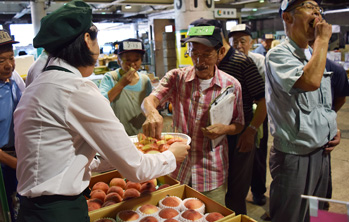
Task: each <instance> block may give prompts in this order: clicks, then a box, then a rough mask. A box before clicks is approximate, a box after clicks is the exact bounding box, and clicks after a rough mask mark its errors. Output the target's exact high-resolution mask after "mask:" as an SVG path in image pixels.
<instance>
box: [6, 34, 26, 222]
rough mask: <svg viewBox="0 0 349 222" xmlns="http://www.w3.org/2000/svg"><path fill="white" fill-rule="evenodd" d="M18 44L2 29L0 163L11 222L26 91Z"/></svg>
mask: <svg viewBox="0 0 349 222" xmlns="http://www.w3.org/2000/svg"><path fill="white" fill-rule="evenodd" d="M16 43H18V42H17V41H14V40H13V39H12V38H11V36H10V34H9V33H8V32H7V31H5V30H0V129H1V131H0V163H1V170H2V173H3V177H4V182H5V190H6V197H7V202H8V205H9V209H10V213H11V219H12V221H15V212H14V209H15V208H16V207H15V206H14V205H15V203H16V201H15V199H16V197H15V195H14V194H16V187H17V179H16V164H17V159H16V152H15V138H14V130H13V112H14V111H15V109H16V106H17V104H18V102H19V100H20V98H21V96H22V91H23V90H24V88H25V84H24V82H23V80H22V78H20V76H19V74H18V73H16V71H15V56H14V52H13V47H12V45H13V44H16Z"/></svg>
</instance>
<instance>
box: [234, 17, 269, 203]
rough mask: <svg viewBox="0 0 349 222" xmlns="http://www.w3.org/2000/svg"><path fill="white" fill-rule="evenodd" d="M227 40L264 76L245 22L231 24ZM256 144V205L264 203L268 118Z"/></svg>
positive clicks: (254, 193) (254, 198)
mask: <svg viewBox="0 0 349 222" xmlns="http://www.w3.org/2000/svg"><path fill="white" fill-rule="evenodd" d="M228 37H229V42H230V44H232V46H233V47H234V48H236V49H237V50H239V51H240V52H242V53H244V54H245V55H246V56H248V57H250V58H251V59H252V60H253V62H254V63H255V64H256V66H257V68H258V71H259V74H261V75H262V77H263V79H264V78H265V72H264V70H265V64H264V60H265V57H264V56H263V55H261V54H258V53H254V52H251V51H250V49H251V47H252V34H251V30H250V27H249V26H247V25H246V24H239V25H236V26H233V27H232V28H231V29H230V32H229V34H228ZM260 134H261V135H260ZM258 139H259V141H258V144H257V149H256V153H255V157H254V163H253V172H252V181H251V192H252V194H253V202H252V203H254V204H257V205H264V204H265V203H266V198H265V195H264V193H265V192H266V191H267V188H266V186H265V183H266V173H267V152H268V118H265V120H264V122H263V128H262V130H260V131H258Z"/></svg>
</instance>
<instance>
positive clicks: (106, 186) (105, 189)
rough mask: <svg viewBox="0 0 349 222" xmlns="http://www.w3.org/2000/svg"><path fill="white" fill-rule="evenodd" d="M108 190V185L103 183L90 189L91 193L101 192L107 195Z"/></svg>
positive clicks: (98, 183)
mask: <svg viewBox="0 0 349 222" xmlns="http://www.w3.org/2000/svg"><path fill="white" fill-rule="evenodd" d="M108 189H109V185H108V184H106V183H104V182H97V183H96V184H95V185H93V187H92V191H94V190H103V191H104V193H107V191H108Z"/></svg>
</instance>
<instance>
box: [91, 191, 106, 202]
mask: <svg viewBox="0 0 349 222" xmlns="http://www.w3.org/2000/svg"><path fill="white" fill-rule="evenodd" d="M90 196H91V198H90V199H95V198H97V199H100V200H101V201H103V202H104V198H105V196H106V194H105V193H104V191H103V190H94V191H92V192H91V194H90Z"/></svg>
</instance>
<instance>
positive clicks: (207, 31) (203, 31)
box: [188, 26, 215, 36]
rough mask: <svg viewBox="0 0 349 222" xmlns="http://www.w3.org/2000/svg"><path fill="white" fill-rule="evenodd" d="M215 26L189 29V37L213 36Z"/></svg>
mask: <svg viewBox="0 0 349 222" xmlns="http://www.w3.org/2000/svg"><path fill="white" fill-rule="evenodd" d="M214 28H215V27H214V26H195V27H191V28H190V29H189V33H188V35H189V36H201V35H212V34H213V32H214Z"/></svg>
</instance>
